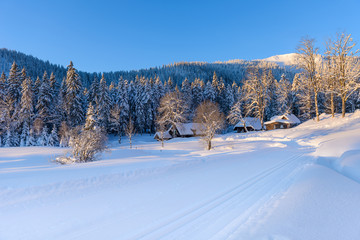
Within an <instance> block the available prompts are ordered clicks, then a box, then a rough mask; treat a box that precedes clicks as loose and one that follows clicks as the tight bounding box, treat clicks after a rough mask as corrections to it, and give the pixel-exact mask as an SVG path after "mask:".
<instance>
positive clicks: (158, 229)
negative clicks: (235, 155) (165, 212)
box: [130, 154, 303, 240]
mask: <svg viewBox="0 0 360 240" xmlns="http://www.w3.org/2000/svg"><path fill="white" fill-rule="evenodd" d="M302 155H303V154H300V155H297V156H293V157H291V158H289V159H287V160H285V161H283V162H281V163H279V164H276V165H275V166H273V167H271V168H269V169H266V170H265V171H263V172H261V173H260V174H257V175H255V176H253V177H251V178H250V179H247V180H246V181H245V182H242V183H241V184H239V185H238V186H236V187H234V188H233V189H231V190H229V191H227V192H223V193H221V194H219V195H218V196H217V197H215V198H213V199H211V200H209V201H207V202H204V203H203V204H201V205H200V206H197V207H195V208H193V209H189V210H188V211H186V212H184V213H180V214H178V215H176V216H175V217H174V218H172V219H169V220H167V221H165V222H164V223H163V224H161V225H158V226H155V227H153V228H152V229H150V230H148V231H146V232H144V233H141V234H139V235H136V236H134V237H132V238H130V239H133V240H135V239H186V238H188V237H190V236H194V234H196V232H197V231H198V229H202V228H208V225H209V224H210V225H211V222H213V221H216V219H219V218H225V217H226V215H230V216H229V217H230V219H226V221H225V222H228V223H229V224H226V225H225V227H223V228H222V229H221V230H220V231H219V232H218V233H217V234H216V235H215V236H214V237H212V238H211V239H228V238H232V237H233V236H234V233H235V232H236V230H237V229H239V228H240V226H241V225H242V224H243V223H244V222H245V221H246V220H247V218H248V216H250V215H251V214H252V211H249V210H248V209H252V210H254V208H255V207H254V206H257V205H261V204H264V202H266V201H268V200H269V197H271V196H273V195H275V194H276V193H278V190H279V189H280V188H281V185H282V184H279V185H278V186H276V187H274V186H270V185H272V184H273V182H274V180H276V181H279V182H281V183H282V182H284V179H287V177H289V176H290V175H291V173H292V172H293V171H294V170H295V169H296V168H297V167H298V166H299V163H298V162H297V160H298V159H299V158H300V157H301V156H302ZM281 190H284V189H281ZM253 197H256V198H257V199H259V201H258V202H252V201H251V202H248V201H247V200H248V199H252V198H253ZM262 197H263V198H262ZM272 200H274V199H272ZM260 202H261V203H260ZM235 212H236V213H235ZM233 217H235V219H233ZM194 226H196V227H194Z"/></svg>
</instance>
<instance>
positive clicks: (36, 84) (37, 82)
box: [33, 76, 41, 106]
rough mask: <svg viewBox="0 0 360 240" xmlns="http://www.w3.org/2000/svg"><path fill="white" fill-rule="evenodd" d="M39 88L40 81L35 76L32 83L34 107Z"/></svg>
mask: <svg viewBox="0 0 360 240" xmlns="http://www.w3.org/2000/svg"><path fill="white" fill-rule="evenodd" d="M40 87H41V79H40V78H39V76H37V78H36V80H35V82H34V86H33V92H34V105H35V106H36V104H37V101H38V97H39V91H40Z"/></svg>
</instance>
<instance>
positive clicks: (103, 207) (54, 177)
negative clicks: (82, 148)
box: [0, 112, 360, 240]
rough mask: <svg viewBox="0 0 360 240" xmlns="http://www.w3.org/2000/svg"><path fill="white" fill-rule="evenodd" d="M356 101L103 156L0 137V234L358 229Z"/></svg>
mask: <svg viewBox="0 0 360 240" xmlns="http://www.w3.org/2000/svg"><path fill="white" fill-rule="evenodd" d="M359 136H360V112H356V113H354V114H349V115H348V117H346V118H345V119H342V118H340V117H338V116H337V117H336V118H335V119H331V118H330V117H329V116H328V115H322V116H321V121H320V122H319V123H316V122H315V121H313V120H310V121H308V122H306V123H303V124H301V125H300V126H298V127H296V128H293V129H284V130H274V131H268V132H252V133H246V134H236V133H232V134H226V135H220V136H218V137H217V138H216V139H215V140H214V144H213V145H214V149H213V150H211V151H205V150H203V146H202V144H201V143H199V141H198V140H199V139H198V138H189V139H174V140H171V141H168V142H166V143H165V148H164V149H161V144H160V143H159V142H156V141H154V140H153V139H152V137H151V136H137V137H136V141H135V145H134V146H135V147H134V148H133V149H129V148H128V144H127V142H126V141H123V143H122V145H118V144H117V142H116V140H114V141H112V142H111V143H112V147H111V150H112V151H111V152H108V153H105V154H104V155H103V160H100V161H96V162H92V163H87V164H74V165H69V166H62V165H57V164H55V163H53V162H51V159H52V158H53V157H54V155H57V154H60V153H61V152H62V151H65V150H64V149H59V148H47V147H27V148H0V239H1V240H2V239H5V240H7V239H36V240H39V239H86V240H89V239H197V240H198V239H278V240H280V239H324V240H325V239H326V240H328V239H357V238H358V237H359V236H360V207H359V202H360V184H359V182H360V181H359V180H360V138H359Z"/></svg>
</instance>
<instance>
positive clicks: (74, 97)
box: [65, 62, 85, 127]
mask: <svg viewBox="0 0 360 240" xmlns="http://www.w3.org/2000/svg"><path fill="white" fill-rule="evenodd" d="M82 93H83V89H82V84H81V81H80V77H79V75H78V73H77V71H76V69H75V68H74V65H73V63H72V62H70V64H69V66H68V70H67V73H66V96H65V111H66V114H67V121H68V123H69V125H70V126H72V127H75V126H79V125H82V123H83V121H84V115H85V114H84V110H83V99H82Z"/></svg>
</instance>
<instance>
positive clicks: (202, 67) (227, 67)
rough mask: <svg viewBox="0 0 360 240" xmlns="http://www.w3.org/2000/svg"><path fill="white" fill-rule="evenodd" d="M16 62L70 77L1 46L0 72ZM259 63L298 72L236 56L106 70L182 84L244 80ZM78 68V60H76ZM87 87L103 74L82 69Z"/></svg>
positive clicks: (110, 76)
mask: <svg viewBox="0 0 360 240" xmlns="http://www.w3.org/2000/svg"><path fill="white" fill-rule="evenodd" d="M14 61H15V62H16V63H17V64H18V65H19V67H20V68H23V67H25V69H26V71H27V73H28V75H29V76H30V77H32V78H33V79H35V78H36V77H41V76H42V75H43V73H44V71H47V72H48V73H51V72H54V74H55V76H56V78H57V81H58V82H60V81H61V80H62V79H63V77H65V76H66V68H65V67H64V66H61V65H58V64H53V63H50V62H49V61H44V60H41V59H39V58H37V57H34V56H32V55H27V54H24V53H21V52H18V51H16V50H8V49H6V48H1V49H0V73H1V72H4V73H5V74H8V72H9V70H10V67H11V65H12V63H13V62H14ZM254 65H257V66H259V67H260V68H262V69H271V70H272V72H273V74H274V76H275V78H277V79H279V78H280V77H281V75H282V74H285V75H286V76H287V78H288V79H291V80H292V78H293V76H294V74H295V73H294V72H293V71H292V70H291V69H288V68H287V67H286V66H281V65H280V64H278V63H276V62H274V61H263V60H252V61H249V60H242V59H234V60H229V61H226V62H220V61H218V62H213V63H208V62H177V63H173V64H168V65H163V66H161V67H151V68H147V69H139V70H130V71H111V72H103V74H104V76H105V78H106V80H107V82H108V83H110V82H114V83H117V82H118V80H119V79H120V77H122V78H123V79H127V80H128V81H131V80H134V79H135V78H136V76H142V77H145V78H153V79H154V78H157V77H159V78H160V80H161V81H167V80H168V79H169V78H171V79H172V80H173V81H174V83H175V84H178V85H181V83H182V81H183V80H184V79H185V78H187V79H188V80H189V81H190V82H192V81H194V80H195V79H196V78H200V79H202V80H204V81H209V80H211V79H212V76H213V73H214V72H216V74H217V75H218V77H219V78H223V80H224V82H226V83H232V82H237V83H240V82H241V81H242V80H243V79H244V78H245V75H246V69H247V68H248V67H249V66H254ZM75 67H76V63H75ZM78 72H79V75H80V77H81V79H82V81H83V84H84V85H85V87H88V86H89V85H90V84H91V82H92V80H93V79H94V77H95V76H96V77H100V76H101V74H102V73H101V72H100V73H96V72H92V73H90V72H84V71H78Z"/></svg>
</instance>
